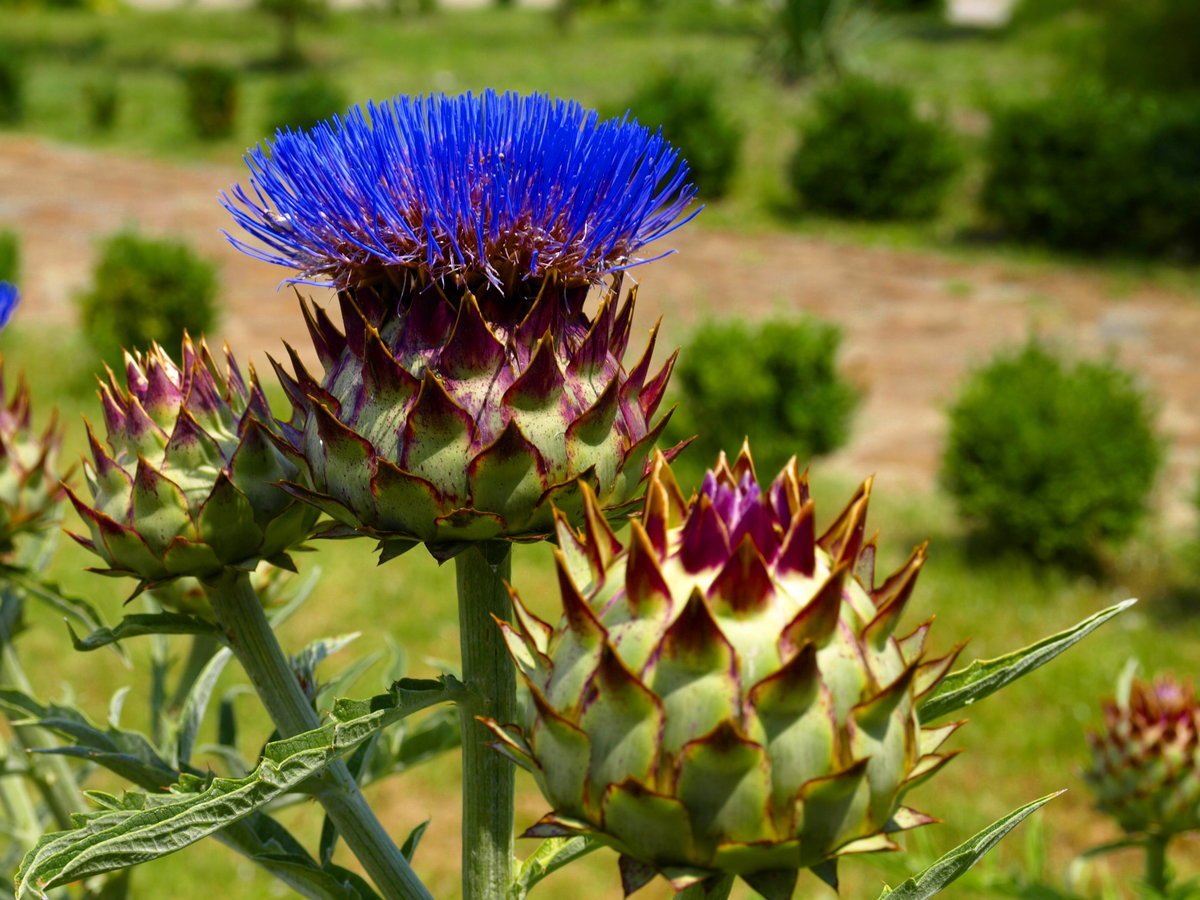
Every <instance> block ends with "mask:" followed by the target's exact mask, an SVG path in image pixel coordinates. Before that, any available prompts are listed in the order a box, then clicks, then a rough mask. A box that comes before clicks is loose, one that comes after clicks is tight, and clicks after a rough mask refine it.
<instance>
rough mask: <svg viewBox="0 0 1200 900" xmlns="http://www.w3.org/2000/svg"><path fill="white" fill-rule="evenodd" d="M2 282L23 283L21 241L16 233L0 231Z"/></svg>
mask: <svg viewBox="0 0 1200 900" xmlns="http://www.w3.org/2000/svg"><path fill="white" fill-rule="evenodd" d="M0 281H7V282H8V283H9V284H20V283H21V239H20V238H19V237H17V233H16V232H15V231H0Z"/></svg>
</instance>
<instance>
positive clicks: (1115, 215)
mask: <svg viewBox="0 0 1200 900" xmlns="http://www.w3.org/2000/svg"><path fill="white" fill-rule="evenodd" d="M1144 148H1145V127H1144V123H1143V115H1142V110H1141V109H1139V108H1138V106H1137V105H1136V104H1134V103H1133V102H1132V101H1129V100H1127V99H1123V98H1119V97H1111V96H1107V95H1105V94H1104V93H1102V92H1100V91H1096V90H1081V91H1074V92H1071V93H1068V94H1065V95H1059V96H1051V97H1047V98H1044V99H1040V100H1036V101H1033V102H1030V103H1026V104H1023V105H1019V106H1014V107H1010V108H1008V109H1005V110H1001V111H999V112H997V113H996V114H995V115H994V116H993V121H992V132H991V136H990V138H989V140H988V143H987V150H986V156H987V163H988V173H987V178H986V181H985V183H984V188H983V207H984V209H985V210H986V211H987V212H988V213H989V214H991V215H992V216H993V217H994V218H995V220H996V221H997V222H998V223H999V224H1000V225H1001V226H1003V227H1004V228H1005V230H1007V231H1008V232H1010V233H1011V234H1012V235H1014V236H1016V237H1021V238H1027V239H1034V240H1039V241H1045V242H1046V243H1049V244H1053V245H1056V246H1060V247H1067V248H1075V249H1082V250H1095V249H1101V248H1104V247H1108V246H1113V245H1118V244H1128V243H1131V242H1132V241H1131V236H1132V235H1133V233H1134V232H1135V227H1134V225H1135V223H1136V221H1137V219H1138V216H1139V211H1140V209H1141V207H1142V204H1143V198H1144V196H1145V194H1146V179H1145V172H1144V167H1143V162H1144V159H1143V157H1144Z"/></svg>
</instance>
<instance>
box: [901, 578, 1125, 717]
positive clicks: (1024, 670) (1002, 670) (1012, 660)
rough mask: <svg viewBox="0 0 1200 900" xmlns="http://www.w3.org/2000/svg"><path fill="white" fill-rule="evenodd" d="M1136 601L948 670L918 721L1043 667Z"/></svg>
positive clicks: (924, 704)
mask: <svg viewBox="0 0 1200 900" xmlns="http://www.w3.org/2000/svg"><path fill="white" fill-rule="evenodd" d="M1135 603H1137V601H1136V600H1126V601H1124V602H1123V603H1118V604H1117V605H1116V606H1110V607H1109V608H1108V609H1106V610H1103V611H1101V612H1098V613H1096V614H1095V615H1093V616H1089V617H1088V618H1086V619H1084V620H1083V621H1082V622H1080V623H1079V624H1077V625H1075V626H1073V627H1071V628H1068V629H1067V630H1066V631H1060V632H1059V633H1058V634H1055V635H1051V636H1050V637H1048V638H1045V639H1044V640H1041V641H1038V642H1037V643H1036V644H1031V645H1030V646H1028V647H1025V648H1024V649H1022V650H1017V651H1015V652H1013V653H1009V654H1008V655H1006V656H1001V657H998V658H997V659H988V660H979V659H977V660H975V662H973V663H971V664H970V665H969V666H967V667H966V668H965V669H959V670H958V671H957V672H951V673H950V674H949V675H947V676H946V677H945V679H943V680H942V682H941V683H940V684H939V685H938V686H937V687H936V688H935V689H934V690H933V692H932V693H931V694H929V696H927V697H926V698H925V699H924V700H923V701H921V705H920V708H919V711H920V716H921V721H922V722H925V723H928V722H931V721H933V720H934V719H939V718H941V717H942V716H945V715H948V714H949V713H952V712H954V711H955V710H959V709H962V708H963V707H964V706H969V705H971V704H972V703H974V702H975V701H977V700H982V699H983V698H984V697H987V696H988V695H990V694H994V693H995V692H996V691H998V690H1000V689H1001V688H1003V687H1004V686H1005V685H1008V684H1011V683H1012V682H1014V681H1016V680H1017V679H1018V678H1020V677H1021V676H1023V675H1028V674H1029V673H1030V672H1032V671H1033V670H1034V669H1037V668H1039V667H1041V666H1044V665H1045V664H1046V663H1048V662H1050V660H1052V659H1054V657H1056V656H1058V655H1059V654H1060V653H1062V652H1063V651H1064V650H1066V649H1068V648H1070V647H1072V646H1074V645H1075V644H1077V643H1079V641H1081V640H1083V639H1084V638H1085V637H1087V636H1088V635H1089V634H1091V633H1092V632H1093V631H1095V630H1096V629H1097V628H1099V627H1100V626H1101V625H1103V624H1104V623H1105V622H1107V621H1108V620H1109V619H1111V618H1113V617H1114V616H1116V615H1118V614H1120V613H1122V612H1124V611H1125V610H1127V609H1129V607H1131V606H1133V604H1135Z"/></svg>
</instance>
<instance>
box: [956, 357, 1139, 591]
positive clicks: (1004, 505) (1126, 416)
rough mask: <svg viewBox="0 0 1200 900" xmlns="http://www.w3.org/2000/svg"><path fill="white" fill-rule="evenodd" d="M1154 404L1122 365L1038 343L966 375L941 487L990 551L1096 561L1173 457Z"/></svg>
mask: <svg viewBox="0 0 1200 900" xmlns="http://www.w3.org/2000/svg"><path fill="white" fill-rule="evenodd" d="M1152 407H1153V404H1152V403H1151V401H1150V400H1149V399H1148V397H1147V396H1146V395H1145V394H1144V393H1143V392H1142V390H1141V389H1139V387H1138V386H1137V384H1136V383H1135V381H1134V379H1133V377H1132V376H1131V375H1130V374H1129V373H1128V372H1126V371H1124V370H1122V369H1121V368H1119V367H1118V366H1116V365H1115V364H1114V363H1111V362H1077V363H1074V364H1072V363H1068V362H1064V361H1063V360H1062V359H1060V358H1059V356H1058V355H1056V354H1055V353H1053V352H1051V350H1050V349H1048V348H1047V347H1046V346H1044V345H1042V344H1040V343H1038V342H1037V341H1031V342H1030V343H1028V344H1027V345H1026V346H1025V347H1024V348H1022V349H1020V350H1017V351H1015V352H1006V353H1000V354H998V355H997V356H995V357H994V358H993V359H992V361H991V362H989V363H988V364H987V365H986V366H984V367H983V368H981V369H979V370H977V371H976V372H974V373H973V374H972V375H971V376H970V377H969V378H968V379H967V380H966V383H965V384H964V385H963V387H962V389H961V391H960V393H959V395H958V397H957V399H956V400H955V401H954V404H953V406H952V407H951V409H950V414H949V435H948V438H947V442H946V447H945V451H944V454H943V457H942V468H941V480H942V483H943V485H944V486H945V488H946V489H947V490H948V491H949V493H950V494H951V495H952V496H953V497H954V499H955V501H956V503H957V506H958V510H959V513H960V514H961V515H962V516H963V518H964V519H966V520H967V522H968V523H970V524H971V525H973V526H974V527H975V528H976V531H977V535H978V536H979V537H980V538H982V539H983V541H984V543H985V544H986V545H987V546H988V547H991V548H992V549H1005V550H1015V551H1018V552H1021V553H1025V554H1028V555H1030V556H1032V557H1033V558H1035V559H1037V560H1039V561H1041V562H1047V563H1059V564H1063V565H1066V566H1071V567H1074V566H1081V565H1088V564H1090V563H1091V562H1093V561H1094V560H1095V558H1096V555H1097V553H1098V552H1099V551H1100V550H1101V549H1102V547H1103V546H1104V545H1105V544H1117V543H1119V542H1121V541H1123V540H1125V539H1127V538H1128V537H1130V536H1131V535H1132V534H1133V532H1134V530H1135V529H1136V527H1137V526H1138V524H1139V523H1140V521H1141V520H1142V518H1143V516H1144V515H1145V513H1146V510H1147V503H1148V499H1149V495H1150V490H1151V488H1152V487H1153V485H1154V479H1155V476H1156V474H1157V473H1158V470H1159V467H1160V465H1161V463H1162V458H1163V447H1162V444H1161V443H1160V441H1159V440H1158V438H1157V436H1156V435H1155V431H1154V414H1153V408H1152Z"/></svg>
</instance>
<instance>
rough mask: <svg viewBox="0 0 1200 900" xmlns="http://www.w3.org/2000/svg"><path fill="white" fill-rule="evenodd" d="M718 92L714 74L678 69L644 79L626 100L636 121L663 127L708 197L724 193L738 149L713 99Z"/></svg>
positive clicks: (735, 133) (736, 134)
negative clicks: (648, 79)
mask: <svg viewBox="0 0 1200 900" xmlns="http://www.w3.org/2000/svg"><path fill="white" fill-rule="evenodd" d="M718 93H719V89H718V84H717V81H716V80H715V79H714V78H711V77H708V76H705V75H701V74H699V73H695V72H688V71H683V70H677V71H673V72H663V73H660V74H659V75H657V76H656V77H654V78H652V79H651V80H650V81H647V82H646V83H645V84H643V85H642V86H641V88H639V89H638V91H637V93H635V94H634V95H633V97H632V98H630V100H629V109H630V110H632V111H633V114H634V116H636V117H637V120H638V121H639V122H641V123H642V124H643V125H647V126H649V127H651V128H655V127H660V128H662V131H663V134H664V135H665V136H666V138H667V139H668V140H669V141H670V142H671V143H672V144H674V145H675V147H677V148H678V149H679V152H680V154H681V155H682V156H683V158H684V159H686V160H687V162H688V166H689V168H690V169H691V171H692V180H693V182H694V183H695V184H696V186H697V188H699V190H700V193H701V195H702V196H707V197H721V196H724V195H725V194H726V193H727V192H728V190H729V182H730V180H731V179H732V177H733V174H734V171H735V170H736V169H737V162H738V156H739V155H740V152H741V140H742V135H741V131H740V129H739V128H738V127H737V125H735V124H734V123H733V122H732V121H731V120H730V118H729V117H728V116H727V115H725V113H724V111H723V110H722V109H721V107H720V105H719V104H718V103H717V96H718Z"/></svg>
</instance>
